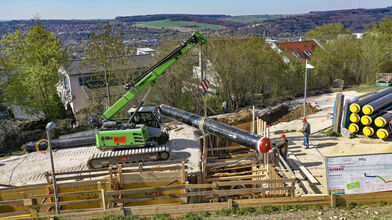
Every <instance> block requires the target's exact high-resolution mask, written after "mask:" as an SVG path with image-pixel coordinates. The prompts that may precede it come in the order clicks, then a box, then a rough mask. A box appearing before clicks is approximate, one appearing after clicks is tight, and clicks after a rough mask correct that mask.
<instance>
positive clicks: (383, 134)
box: [376, 127, 391, 139]
mask: <svg viewBox="0 0 392 220" xmlns="http://www.w3.org/2000/svg"><path fill="white" fill-rule="evenodd" d="M376 134H377V137H378V138H380V139H386V138H387V137H389V135H390V134H391V128H390V127H385V128H380V129H378V130H377V133H376Z"/></svg>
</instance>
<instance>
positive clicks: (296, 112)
mask: <svg viewBox="0 0 392 220" xmlns="http://www.w3.org/2000/svg"><path fill="white" fill-rule="evenodd" d="M318 111H320V110H319V109H317V108H315V107H313V106H311V105H309V104H306V115H311V114H314V113H316V112H318ZM303 112H304V107H303V106H302V105H301V106H300V107H298V108H295V109H292V110H290V111H288V112H286V114H284V115H283V117H282V116H281V117H280V118H279V119H278V120H276V121H274V122H272V125H275V124H279V123H281V122H289V121H292V120H296V119H299V118H301V117H302V115H303Z"/></svg>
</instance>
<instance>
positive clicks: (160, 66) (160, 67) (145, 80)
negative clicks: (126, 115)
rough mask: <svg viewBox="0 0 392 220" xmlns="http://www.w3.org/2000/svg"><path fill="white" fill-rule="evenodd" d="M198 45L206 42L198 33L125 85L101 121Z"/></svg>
mask: <svg viewBox="0 0 392 220" xmlns="http://www.w3.org/2000/svg"><path fill="white" fill-rule="evenodd" d="M198 43H201V44H206V43H207V40H206V39H205V38H204V37H203V36H201V35H200V33H199V32H195V33H194V34H193V35H192V36H191V37H190V38H189V39H188V40H186V41H184V42H183V43H182V44H181V45H180V46H179V47H177V48H176V49H175V50H174V51H173V52H171V53H170V54H169V55H167V56H166V57H165V58H163V59H162V60H161V61H159V62H158V63H157V64H155V65H154V66H152V67H151V68H149V69H148V70H147V71H145V72H144V73H143V74H142V75H140V76H138V77H137V78H136V79H135V80H134V81H132V82H131V83H130V84H128V85H126V87H125V89H126V90H129V91H128V92H127V93H126V94H125V95H124V96H123V97H121V98H120V99H119V100H118V101H117V102H116V103H114V105H112V106H111V107H110V108H109V109H108V110H106V112H104V113H103V114H102V115H101V119H103V120H109V119H111V118H112V117H113V116H114V115H115V114H116V113H117V112H118V111H120V110H121V109H122V108H123V107H124V106H125V105H126V104H128V103H129V102H130V101H131V100H132V99H133V98H134V97H135V96H137V95H138V94H140V93H141V92H142V91H143V90H144V89H146V88H147V87H149V86H153V85H154V84H155V83H156V82H157V81H158V79H159V77H160V76H161V75H162V74H164V73H165V71H166V70H167V69H168V68H169V67H170V66H172V65H173V64H174V63H176V62H177V60H178V59H179V58H181V57H182V56H184V54H186V53H187V52H188V51H189V50H190V49H191V48H193V47H194V46H196V45H197V44H198Z"/></svg>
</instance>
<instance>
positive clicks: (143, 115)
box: [96, 106, 169, 150]
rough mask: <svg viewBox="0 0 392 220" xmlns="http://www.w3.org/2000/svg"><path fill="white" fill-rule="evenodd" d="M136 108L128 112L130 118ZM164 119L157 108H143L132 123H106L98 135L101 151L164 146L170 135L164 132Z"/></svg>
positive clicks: (98, 145)
mask: <svg viewBox="0 0 392 220" xmlns="http://www.w3.org/2000/svg"><path fill="white" fill-rule="evenodd" d="M135 111H136V108H131V109H129V110H128V113H129V115H130V116H129V117H131V115H132V114H133V113H134V112H135ZM162 125H163V122H162V119H161V116H160V114H159V110H158V108H157V107H154V106H149V107H141V108H140V109H139V110H138V112H137V113H136V115H135V116H134V118H133V119H132V121H131V122H130V123H129V122H127V120H116V121H105V122H103V126H102V127H101V129H99V130H98V132H97V135H96V138H97V140H96V142H97V147H98V148H99V149H101V150H113V149H129V148H144V147H149V146H156V145H162V144H165V143H166V142H168V141H169V134H168V133H167V132H165V131H162Z"/></svg>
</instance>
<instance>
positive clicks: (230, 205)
mask: <svg viewBox="0 0 392 220" xmlns="http://www.w3.org/2000/svg"><path fill="white" fill-rule="evenodd" d="M227 208H228V209H231V208H233V199H228V200H227Z"/></svg>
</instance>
